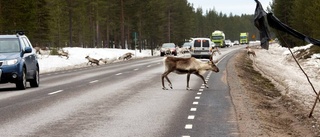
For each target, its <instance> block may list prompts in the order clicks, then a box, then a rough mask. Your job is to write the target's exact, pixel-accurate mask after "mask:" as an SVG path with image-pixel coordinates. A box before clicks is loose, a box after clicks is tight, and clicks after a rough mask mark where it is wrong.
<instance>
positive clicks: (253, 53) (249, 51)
mask: <svg viewBox="0 0 320 137" xmlns="http://www.w3.org/2000/svg"><path fill="white" fill-rule="evenodd" d="M246 49H247V54H248V56H250V54H251V55H252V56H253V57H256V52H254V50H253V49H251V48H250V47H249V46H247V47H246Z"/></svg>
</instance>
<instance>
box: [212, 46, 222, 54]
mask: <svg viewBox="0 0 320 137" xmlns="http://www.w3.org/2000/svg"><path fill="white" fill-rule="evenodd" d="M215 52H218V53H219V55H221V52H220V50H219V49H218V47H214V48H213V49H212V55H216V53H215Z"/></svg>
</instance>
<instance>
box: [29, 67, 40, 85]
mask: <svg viewBox="0 0 320 137" xmlns="http://www.w3.org/2000/svg"><path fill="white" fill-rule="evenodd" d="M39 83H40V79H39V71H38V70H36V73H35V74H34V76H33V79H32V80H31V81H30V86H31V87H39Z"/></svg>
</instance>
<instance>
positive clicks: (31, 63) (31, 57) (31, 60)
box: [21, 37, 36, 77]
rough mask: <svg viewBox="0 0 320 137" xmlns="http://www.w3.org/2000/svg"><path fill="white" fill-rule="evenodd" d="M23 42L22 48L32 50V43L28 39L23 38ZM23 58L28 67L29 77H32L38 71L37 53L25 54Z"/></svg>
mask: <svg viewBox="0 0 320 137" xmlns="http://www.w3.org/2000/svg"><path fill="white" fill-rule="evenodd" d="M21 40H22V41H21V44H22V47H24V48H23V49H25V48H26V47H29V48H32V46H31V43H30V41H29V40H28V39H27V38H26V37H22V38H21ZM23 58H24V60H25V64H26V67H27V77H32V76H33V74H34V72H35V70H36V56H35V53H34V52H33V51H32V52H31V53H24V54H23Z"/></svg>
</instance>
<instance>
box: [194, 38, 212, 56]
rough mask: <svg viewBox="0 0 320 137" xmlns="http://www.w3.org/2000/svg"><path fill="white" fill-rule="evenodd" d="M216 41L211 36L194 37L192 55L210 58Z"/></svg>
mask: <svg viewBox="0 0 320 137" xmlns="http://www.w3.org/2000/svg"><path fill="white" fill-rule="evenodd" d="M213 47H214V43H213V42H211V40H210V39H209V38H194V39H193V40H192V47H191V51H190V53H191V56H192V57H195V58H208V59H209V58H210V56H211V54H212V49H213Z"/></svg>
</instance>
